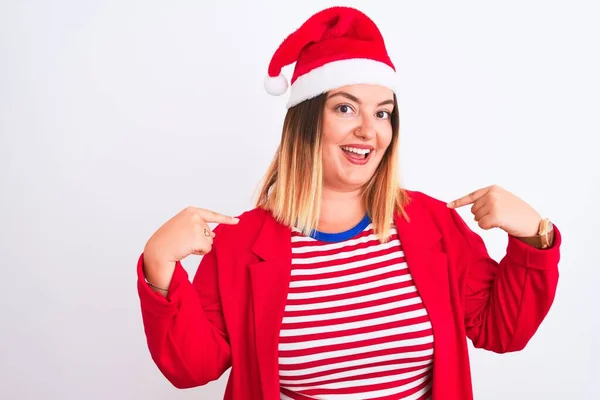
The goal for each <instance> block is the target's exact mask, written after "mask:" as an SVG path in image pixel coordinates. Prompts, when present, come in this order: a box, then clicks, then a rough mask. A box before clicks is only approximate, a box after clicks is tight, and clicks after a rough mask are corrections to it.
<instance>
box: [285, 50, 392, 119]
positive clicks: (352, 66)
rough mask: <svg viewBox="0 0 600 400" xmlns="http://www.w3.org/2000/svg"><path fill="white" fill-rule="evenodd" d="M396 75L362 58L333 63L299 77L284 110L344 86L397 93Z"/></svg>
mask: <svg viewBox="0 0 600 400" xmlns="http://www.w3.org/2000/svg"><path fill="white" fill-rule="evenodd" d="M396 79H397V75H396V71H394V69H393V68H392V67H390V66H389V65H387V64H385V63H383V62H380V61H375V60H371V59H366V58H352V59H347V60H340V61H333V62H330V63H327V64H325V65H323V66H321V67H318V68H315V69H313V70H312V71H310V72H308V73H306V74H304V75H302V76H299V77H298V79H296V80H295V81H294V83H293V84H292V87H291V93H290V98H289V100H288V102H287V104H286V106H287V108H290V107H293V106H295V105H296V104H298V103H301V102H303V101H304V100H308V99H311V98H313V97H315V96H318V95H320V94H322V93H325V92H328V91H330V90H333V89H337V88H340V87H342V86H346V85H357V84H372V85H381V86H385V87H388V88H390V89H391V90H393V91H394V92H397V82H396Z"/></svg>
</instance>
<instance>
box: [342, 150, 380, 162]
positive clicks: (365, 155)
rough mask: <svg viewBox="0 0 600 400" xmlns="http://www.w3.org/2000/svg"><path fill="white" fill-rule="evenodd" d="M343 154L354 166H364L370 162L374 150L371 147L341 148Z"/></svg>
mask: <svg viewBox="0 0 600 400" xmlns="http://www.w3.org/2000/svg"><path fill="white" fill-rule="evenodd" d="M341 149H342V152H343V153H344V155H345V156H346V158H347V159H348V161H350V162H351V163H353V164H359V165H364V164H366V163H367V162H368V161H369V158H370V156H371V154H373V151H374V149H373V148H372V147H369V146H360V147H356V146H341Z"/></svg>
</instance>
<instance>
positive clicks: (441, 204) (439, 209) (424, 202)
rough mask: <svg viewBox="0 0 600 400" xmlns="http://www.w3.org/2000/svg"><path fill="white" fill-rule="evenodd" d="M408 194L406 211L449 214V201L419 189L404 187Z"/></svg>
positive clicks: (409, 212)
mask: <svg viewBox="0 0 600 400" xmlns="http://www.w3.org/2000/svg"><path fill="white" fill-rule="evenodd" d="M404 192H405V194H406V196H407V202H406V206H405V207H406V212H407V213H408V214H409V215H410V214H411V213H428V214H435V215H442V214H449V211H450V209H449V208H448V207H447V206H446V204H447V202H446V201H443V200H442V199H439V198H436V197H433V196H431V195H429V194H426V193H424V192H422V191H418V190H410V189H404Z"/></svg>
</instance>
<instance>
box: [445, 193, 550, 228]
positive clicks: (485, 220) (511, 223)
mask: <svg viewBox="0 0 600 400" xmlns="http://www.w3.org/2000/svg"><path fill="white" fill-rule="evenodd" d="M467 204H473V206H472V207H471V212H472V213H473V214H474V215H475V221H477V222H478V224H479V226H480V227H481V228H482V229H486V230H487V229H491V228H500V229H502V230H503V231H505V232H507V233H508V234H509V235H512V236H515V237H527V236H535V235H537V234H538V228H539V225H540V222H541V221H542V216H541V215H540V213H538V212H537V211H536V210H535V209H534V208H533V207H531V206H530V205H529V204H527V203H526V202H525V201H523V200H522V199H520V198H519V197H517V196H516V195H514V194H512V193H511V192H509V191H508V190H505V189H503V188H501V187H500V186H498V185H491V186H488V187H485V188H482V189H479V190H476V191H474V192H472V193H470V194H468V195H466V196H464V197H461V198H459V199H457V200H454V201H451V202H449V203H448V204H447V205H448V207H450V208H458V207H462V206H465V205H467Z"/></svg>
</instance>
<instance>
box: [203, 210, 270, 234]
mask: <svg viewBox="0 0 600 400" xmlns="http://www.w3.org/2000/svg"><path fill="white" fill-rule="evenodd" d="M269 215H270V213H269V212H268V211H266V210H264V209H262V208H253V209H251V210H246V211H244V212H242V213H241V214H239V215H235V217H236V218H238V219H239V222H238V223H237V224H234V225H229V224H219V225H217V226H216V227H215V229H214V232H215V234H216V235H217V236H216V237H215V242H216V241H217V238H219V239H218V240H219V241H221V242H230V241H231V240H233V239H235V240H236V241H238V242H240V241H241V242H243V241H244V240H251V239H252V238H255V237H256V235H257V234H258V232H259V230H260V229H261V227H262V225H263V223H264V221H265V219H266V218H268V216H269Z"/></svg>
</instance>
